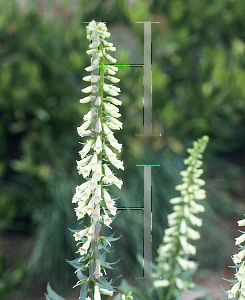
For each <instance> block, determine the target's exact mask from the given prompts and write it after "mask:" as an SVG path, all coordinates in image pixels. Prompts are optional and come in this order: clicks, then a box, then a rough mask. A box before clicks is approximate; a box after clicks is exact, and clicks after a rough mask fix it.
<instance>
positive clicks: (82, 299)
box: [80, 281, 90, 300]
mask: <svg viewBox="0 0 245 300" xmlns="http://www.w3.org/2000/svg"><path fill="white" fill-rule="evenodd" d="M89 283H90V282H89V281H87V282H85V283H84V285H83V287H82V288H81V291H80V300H85V298H86V297H87V293H88V288H89Z"/></svg>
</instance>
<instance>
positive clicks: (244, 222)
mask: <svg viewBox="0 0 245 300" xmlns="http://www.w3.org/2000/svg"><path fill="white" fill-rule="evenodd" d="M237 224H238V226H245V219H243V220H240V221H238V222H237Z"/></svg>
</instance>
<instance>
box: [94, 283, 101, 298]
mask: <svg viewBox="0 0 245 300" xmlns="http://www.w3.org/2000/svg"><path fill="white" fill-rule="evenodd" d="M94 300H101V297H100V291H99V286H98V285H96V286H95V287H94Z"/></svg>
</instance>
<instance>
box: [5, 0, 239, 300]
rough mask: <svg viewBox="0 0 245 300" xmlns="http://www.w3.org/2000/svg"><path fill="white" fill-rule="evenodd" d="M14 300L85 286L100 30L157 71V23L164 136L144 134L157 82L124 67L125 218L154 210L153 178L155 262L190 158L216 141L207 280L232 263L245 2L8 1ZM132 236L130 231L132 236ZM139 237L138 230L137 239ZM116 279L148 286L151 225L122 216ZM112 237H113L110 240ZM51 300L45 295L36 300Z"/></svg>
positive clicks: (209, 166)
mask: <svg viewBox="0 0 245 300" xmlns="http://www.w3.org/2000/svg"><path fill="white" fill-rule="evenodd" d="M0 12H1V13H0V141H1V143H0V298H1V299H12V300H14V299H18V300H21V299H25V300H31V299H39V298H38V297H40V299H43V297H44V296H43V287H45V286H46V283H47V281H50V282H51V285H52V287H54V289H56V290H57V291H58V292H60V293H63V294H65V295H69V293H71V290H72V289H71V287H72V286H73V285H74V284H75V282H76V277H75V275H74V274H73V272H74V270H73V269H72V267H70V266H69V265H68V264H67V263H66V261H65V259H68V260H72V259H74V258H75V256H76V254H75V251H76V247H75V243H74V241H73V237H72V234H71V232H69V231H68V227H69V228H73V229H75V228H76V226H77V223H76V218H75V213H74V211H73V205H72V203H71V198H72V195H73V194H74V191H75V187H76V185H78V184H81V183H82V182H83V179H82V177H81V176H80V177H79V176H78V175H77V171H76V160H77V159H78V158H79V157H78V151H79V150H80V149H81V145H80V144H79V142H81V140H80V138H79V136H78V135H77V132H76V127H77V126H79V125H81V124H82V117H83V115H84V114H85V113H86V112H87V111H88V110H89V106H90V105H89V104H88V105H81V104H79V99H80V98H82V97H83V95H82V93H81V89H82V88H84V87H85V86H86V83H85V82H83V81H82V78H83V77H84V76H85V75H86V72H85V71H84V68H85V67H86V66H88V65H89V64H90V58H89V56H88V55H86V53H85V51H86V50H87V48H88V44H89V41H88V40H87V39H86V30H85V29H86V25H87V24H86V23H83V22H90V21H91V20H93V19H94V20H96V21H105V22H107V27H108V30H109V31H110V32H111V37H110V38H109V41H111V42H113V43H114V46H116V48H117V51H116V53H113V54H114V56H115V57H116V58H117V60H118V61H117V62H118V64H142V63H143V41H144V36H143V32H144V31H143V24H139V23H136V22H140V21H141V22H142V21H152V22H160V23H157V24H152V78H153V100H152V119H153V133H161V134H162V136H161V137H148V138H147V137H139V136H135V134H138V133H142V131H143V69H142V68H141V67H134V68H133V67H131V68H130V67H119V71H118V73H117V77H119V78H120V79H121V81H120V83H119V84H118V86H120V88H121V91H122V92H121V93H120V99H121V100H122V101H123V105H122V107H121V108H120V112H121V114H122V117H121V120H122V121H123V123H124V127H123V130H121V131H120V132H116V137H117V139H118V140H119V142H120V143H123V145H124V147H123V152H122V154H121V159H122V160H124V164H125V171H124V172H119V171H118V173H117V174H118V176H119V177H121V178H122V179H123V181H124V185H123V188H122V190H120V191H118V190H117V189H111V193H112V194H113V195H114V197H118V196H119V197H120V199H119V200H118V206H123V207H126V206H127V207H134V206H139V207H142V206H143V168H142V167H136V165H137V164H160V165H161V166H160V167H155V168H152V215H153V225H152V226H153V231H152V256H153V261H154V259H155V258H156V255H157V252H156V250H157V248H158V246H159V244H160V243H161V242H162V237H163V233H164V229H165V228H166V225H167V223H166V220H167V219H166V217H167V214H168V213H169V212H171V209H172V208H171V205H170V204H169V200H170V199H171V198H172V197H175V196H177V195H178V194H177V193H176V191H175V190H174V187H175V185H176V184H179V183H180V180H181V177H180V176H179V171H180V170H182V169H183V168H184V165H183V159H184V158H185V157H186V149H187V148H188V147H190V146H191V145H192V142H193V141H194V140H196V139H197V138H200V137H202V136H203V135H204V134H206V135H208V136H209V137H210V142H209V145H208V147H207V150H206V152H205V154H204V171H205V174H204V176H203V178H204V179H205V180H206V191H207V200H205V207H206V212H205V213H204V214H203V219H204V225H203V228H202V229H201V234H202V238H201V240H200V241H198V243H197V248H198V251H197V252H198V253H197V258H196V259H197V260H198V261H199V262H200V271H199V273H200V274H201V272H203V274H209V273H208V270H218V271H219V270H222V269H224V268H226V267H227V265H229V264H231V259H230V256H231V255H232V254H233V253H234V251H235V247H234V239H233V238H234V234H235V235H236V232H237V226H236V220H238V219H239V218H242V217H243V215H244V213H245V202H244V195H245V184H244V179H245V172H244V166H245V151H244V146H245V69H244V67H245V18H244V15H245V2H244V1H243V0H236V1H233V0H206V1H203V0H151V1H146V0H120V1H119V0H105V1H102V0H94V1H93V0H92V1H85V0H69V1H68V0H59V1H58V0H56V1H55V0H39V1H38V0H22V1H20V0H19V1H17V0H1V2H0ZM129 224H130V226H129ZM132 229H133V230H132ZM113 230H116V235H117V236H119V235H121V234H122V235H123V236H122V238H121V239H120V240H119V241H118V242H115V243H114V245H113V250H114V254H112V256H111V257H109V258H108V259H110V260H111V261H113V260H117V259H118V258H119V257H121V258H122V260H121V262H119V263H118V269H117V270H113V271H112V272H109V273H108V275H109V277H110V276H112V277H114V278H115V277H116V276H118V275H120V274H123V276H124V277H125V278H127V279H128V280H129V281H130V282H131V283H132V282H133V281H134V277H140V276H142V267H141V266H140V264H139V263H138V262H137V260H136V255H137V254H138V253H140V254H141V255H142V254H143V213H142V211H133V210H127V211H122V213H120V214H119V215H118V217H117V218H116V220H115V221H114V222H113ZM110 233H111V231H110V230H109V231H108V232H107V234H110ZM35 292H36V293H38V292H39V293H40V294H39V295H38V296H37V295H36V296H35V297H34V296H33V295H34V293H35Z"/></svg>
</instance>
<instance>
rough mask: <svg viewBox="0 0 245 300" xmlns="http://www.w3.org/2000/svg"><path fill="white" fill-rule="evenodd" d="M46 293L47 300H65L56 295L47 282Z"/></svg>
mask: <svg viewBox="0 0 245 300" xmlns="http://www.w3.org/2000/svg"><path fill="white" fill-rule="evenodd" d="M47 292H48V295H46V298H47V300H65V299H64V298H62V297H61V296H59V295H58V294H56V293H55V291H53V290H52V288H51V286H50V283H49V282H48V285H47Z"/></svg>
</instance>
